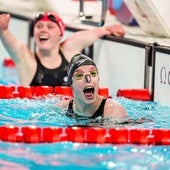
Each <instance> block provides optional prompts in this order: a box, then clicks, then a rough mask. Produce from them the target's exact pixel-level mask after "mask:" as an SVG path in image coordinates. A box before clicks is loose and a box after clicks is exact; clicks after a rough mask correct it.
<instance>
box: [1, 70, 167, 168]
mask: <svg viewBox="0 0 170 170" xmlns="http://www.w3.org/2000/svg"><path fill="white" fill-rule="evenodd" d="M1 73H2V74H1ZM4 75H5V76H4ZM11 75H12V76H11ZM0 84H3V85H17V84H19V83H18V78H17V73H16V70H15V68H2V69H1V72H0ZM59 100H61V98H58V97H56V96H52V95H49V96H47V97H46V98H37V99H36V100H35V99H31V100H30V99H19V98H17V99H0V125H16V126H22V125H30V124H31V125H36V126H61V127H65V126H67V125H75V124H77V123H82V122H76V121H75V120H74V119H70V118H67V117H66V116H65V114H64V112H63V111H62V110H61V109H60V108H57V107H56V106H55V103H56V102H58V101H59ZM115 100H117V101H118V102H120V103H122V104H123V105H124V107H125V108H126V109H127V111H128V114H129V116H130V117H131V118H133V119H138V118H142V117H144V118H146V120H148V121H146V122H144V123H143V124H129V125H124V126H125V127H126V126H133V127H137V128H143V127H145V128H150V129H153V128H166V129H169V128H170V123H169V122H170V116H169V111H170V106H166V105H161V104H160V103H156V102H141V101H132V100H128V99H124V98H115ZM103 126H106V127H115V126H118V125H117V124H115V122H114V120H106V121H105V124H104V125H103ZM57 168H58V169H63V170H65V169H74V170H76V169H92V170H93V169H96V170H100V169H103V170H111V169H114V170H168V169H169V170H170V146H163V145H162V146H157V145H154V146H152V145H149V146H148V145H132V144H131V145H130V144H126V145H125V144H123V145H113V144H85V143H84V144H83V143H81V144H80V143H71V142H59V143H39V144H27V143H12V142H3V141H1V142H0V169H1V170H6V169H10V170H15V169H17V170H35V169H36V170H44V169H48V170H53V169H57Z"/></svg>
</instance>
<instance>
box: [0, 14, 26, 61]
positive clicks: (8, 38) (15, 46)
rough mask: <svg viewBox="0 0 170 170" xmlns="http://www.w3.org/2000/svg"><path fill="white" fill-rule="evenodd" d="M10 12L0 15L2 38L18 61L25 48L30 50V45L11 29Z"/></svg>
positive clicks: (0, 35)
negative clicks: (16, 35)
mask: <svg viewBox="0 0 170 170" xmlns="http://www.w3.org/2000/svg"><path fill="white" fill-rule="evenodd" d="M10 18H11V17H10V15H9V14H1V15H0V38H1V40H2V43H3V45H4V47H5V48H6V50H7V51H8V53H9V55H10V57H11V58H12V59H14V61H15V62H18V61H19V60H20V58H21V56H22V55H23V54H24V52H25V50H27V51H29V49H28V47H27V46H26V45H25V44H23V43H21V42H20V41H19V40H18V39H17V38H16V37H15V36H14V35H13V34H12V32H11V31H10V30H9V27H8V25H9V21H10Z"/></svg>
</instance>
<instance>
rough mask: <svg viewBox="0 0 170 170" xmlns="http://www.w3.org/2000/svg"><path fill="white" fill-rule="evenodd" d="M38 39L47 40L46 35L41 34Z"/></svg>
mask: <svg viewBox="0 0 170 170" xmlns="http://www.w3.org/2000/svg"><path fill="white" fill-rule="evenodd" d="M39 40H40V41H46V40H48V37H47V36H46V35H41V36H40V37H39Z"/></svg>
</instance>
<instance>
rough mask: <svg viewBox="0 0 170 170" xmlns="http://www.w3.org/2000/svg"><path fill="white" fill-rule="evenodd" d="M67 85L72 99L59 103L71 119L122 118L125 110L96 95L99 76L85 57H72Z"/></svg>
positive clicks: (90, 61)
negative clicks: (71, 92) (69, 87)
mask: <svg viewBox="0 0 170 170" xmlns="http://www.w3.org/2000/svg"><path fill="white" fill-rule="evenodd" d="M67 84H68V85H70V86H71V87H72V90H73V95H74V97H73V99H72V100H67V101H64V102H62V103H60V104H59V105H60V107H61V106H62V107H63V108H64V109H65V110H66V111H67V114H68V115H69V116H71V117H76V118H77V117H79V118H81V117H86V118H90V119H95V118H97V117H99V116H100V117H102V118H124V117H127V113H126V110H125V108H124V107H123V106H121V105H120V104H119V103H117V102H115V101H114V100H113V99H109V98H104V97H103V96H100V95H99V94H98V89H99V74H98V69H97V67H96V64H95V63H94V61H93V60H92V59H91V58H89V57H88V56H86V55H83V54H77V55H75V56H73V57H72V59H71V61H70V64H69V67H68V81H67Z"/></svg>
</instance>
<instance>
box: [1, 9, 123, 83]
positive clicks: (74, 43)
mask: <svg viewBox="0 0 170 170" xmlns="http://www.w3.org/2000/svg"><path fill="white" fill-rule="evenodd" d="M9 21H10V15H9V14H1V15H0V38H1V41H2V43H3V45H4V47H5V48H6V50H7V51H8V53H9V56H10V57H11V58H12V59H13V60H14V62H15V64H16V68H17V71H18V75H19V80H20V85H31V86H42V85H47V86H62V85H64V83H66V81H67V67H68V64H69V62H70V60H71V58H72V56H73V55H75V54H77V53H81V52H82V50H83V49H84V48H85V47H87V46H90V45H92V44H93V43H94V42H95V41H97V40H98V39H99V38H101V37H103V36H106V35H115V36H119V37H123V36H124V34H125V31H124V28H123V26H122V25H120V24H118V25H107V26H102V27H97V28H95V29H91V30H83V31H78V32H76V33H74V34H72V35H71V36H70V37H68V38H67V39H65V40H63V41H62V37H63V35H64V30H65V24H64V23H63V21H62V19H61V18H60V17H59V16H58V15H57V14H56V13H54V12H45V13H43V14H40V15H38V16H37V17H36V18H35V19H34V21H33V36H34V41H35V44H36V50H35V51H31V49H30V48H29V47H28V46H27V45H26V44H24V43H22V42H21V41H19V40H18V39H17V38H16V37H15V36H14V35H13V34H12V32H11V31H10V29H9V27H8V25H9Z"/></svg>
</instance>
